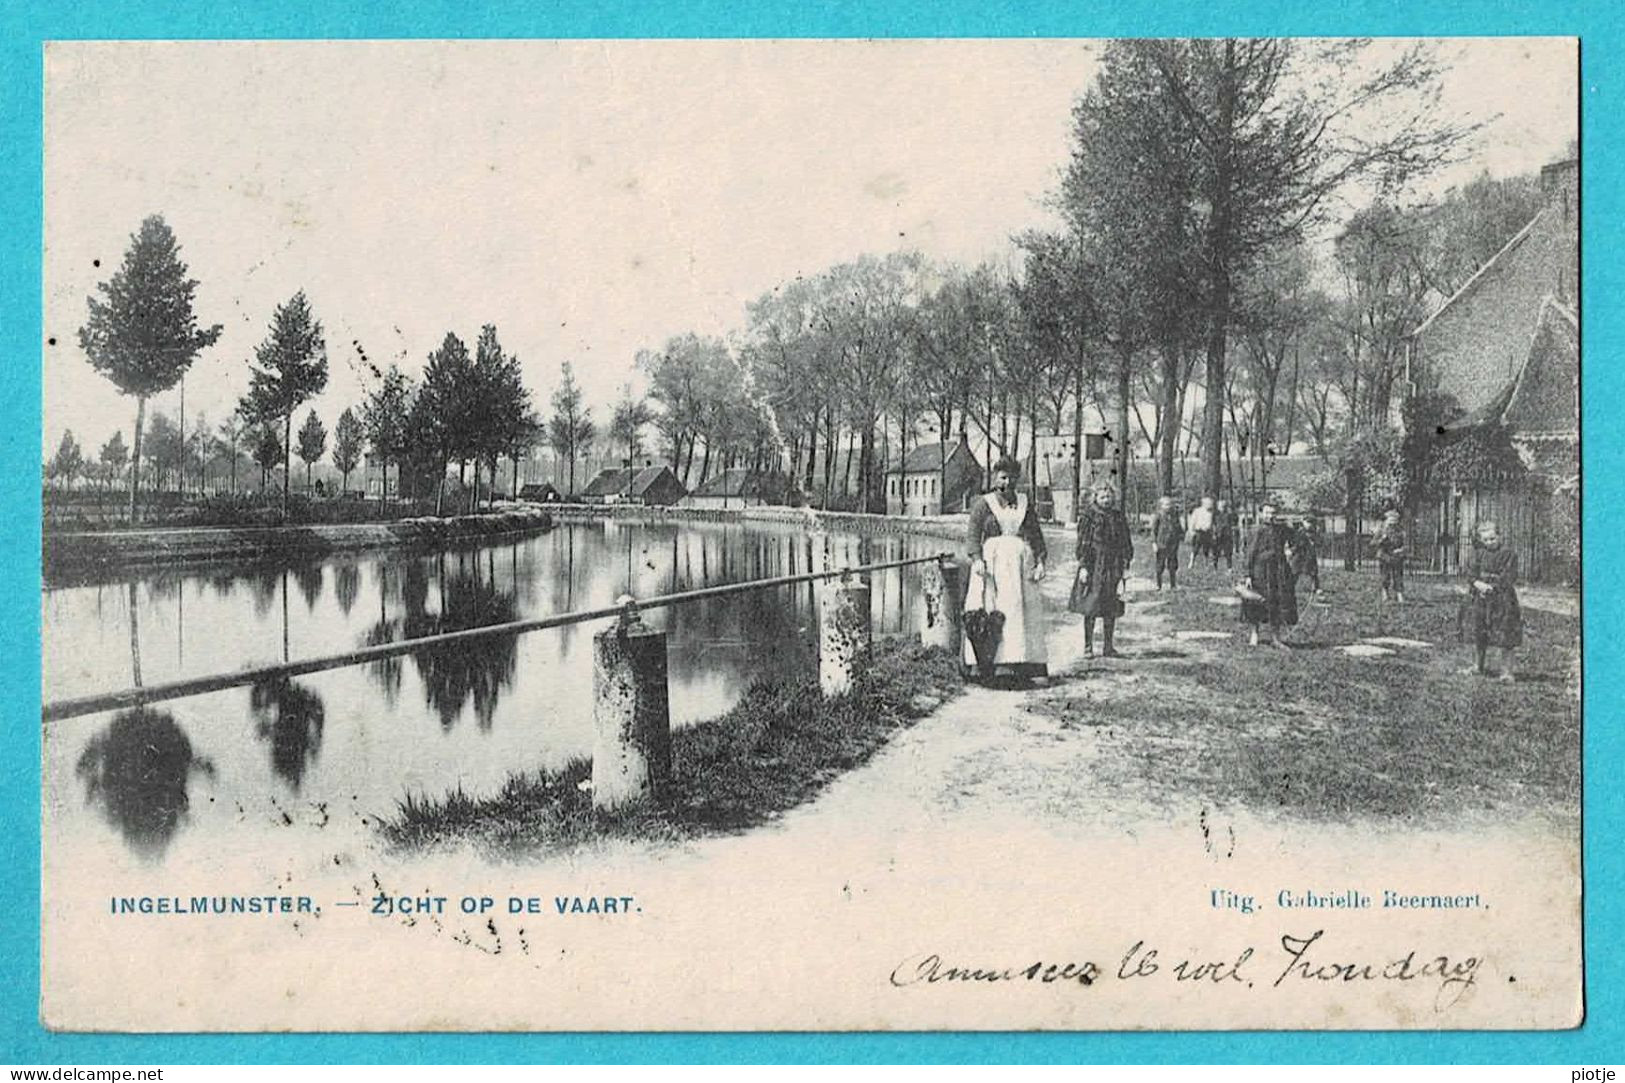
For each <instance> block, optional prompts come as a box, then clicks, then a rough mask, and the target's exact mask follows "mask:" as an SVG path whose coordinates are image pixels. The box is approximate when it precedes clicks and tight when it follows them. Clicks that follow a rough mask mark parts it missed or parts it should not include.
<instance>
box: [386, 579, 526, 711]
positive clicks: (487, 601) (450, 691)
mask: <svg viewBox="0 0 1625 1083" xmlns="http://www.w3.org/2000/svg"><path fill="white" fill-rule="evenodd" d="M440 597H441V603H440V604H441V607H442V608H441V610H440V612H438V613H428V612H426V611H424V610H422V609H418V610H416V611H414V610H411V609H408V610H407V614H406V619H405V621H404V622H403V630H404V631H405V634H406V638H408V639H418V638H420V637H422V636H431V635H439V634H440V633H442V632H458V631H462V630H463V629H465V628H480V627H483V626H485V625H489V624H505V623H507V622H509V621H513V620H517V619H518V618H519V611H518V608H517V606H515V604H514V600H513V595H512V594H511V593H509V592H506V591H502V590H499V589H498V588H497V587H496V586H494V585H493V584H492V583H490V582H488V581H486V580H485V579H482V578H481V577H480V575H479V573H478V572H476V573H475V574H473V575H465V574H449V575H442V576H441V577H440ZM517 640H518V637H517V636H511V635H508V636H490V637H488V638H485V639H481V640H479V641H477V642H474V643H453V644H448V645H445V646H436V647H425V648H423V649H422V650H417V651H413V652H412V661H413V663H414V664H415V665H416V666H417V671H418V676H419V677H420V678H421V679H422V681H423V695H424V699H425V700H426V701H427V702H428V704H429V707H430V708H431V709H432V710H433V711H434V712H435V714H437V715H438V716H439V718H440V724H441V725H442V726H444V727H446V728H447V729H449V728H451V726H452V724H453V723H454V722H456V721H457V716H458V715H459V714H461V713H462V710H463V707H464V706H465V705H466V704H468V703H470V702H472V703H473V705H474V716H475V718H477V719H478V720H479V724H480V727H481V728H482V729H486V728H489V727H490V725H491V720H492V718H493V717H494V716H495V714H496V708H497V702H498V700H499V699H500V698H501V696H502V694H503V693H504V692H505V691H507V689H508V688H509V686H510V685H512V684H513V678H514V672H515V670H516V668H517V664H516V663H517V658H518V642H517Z"/></svg>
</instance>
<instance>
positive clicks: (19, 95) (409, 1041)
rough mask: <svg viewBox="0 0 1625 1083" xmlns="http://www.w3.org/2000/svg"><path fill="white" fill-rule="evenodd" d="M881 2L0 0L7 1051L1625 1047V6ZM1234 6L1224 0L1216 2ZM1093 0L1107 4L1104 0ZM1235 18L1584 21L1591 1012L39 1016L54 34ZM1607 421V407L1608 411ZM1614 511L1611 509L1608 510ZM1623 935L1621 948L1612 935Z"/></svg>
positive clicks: (1114, 26)
mask: <svg viewBox="0 0 1625 1083" xmlns="http://www.w3.org/2000/svg"><path fill="white" fill-rule="evenodd" d="M1179 6H1180V5H1177V4H1175V3H1171V2H1169V0H1114V2H1112V3H1110V4H1107V3H1093V4H1086V3H1076V2H1071V3H1069V2H1065V0H1023V2H1011V0H1003V2H998V3H989V2H988V0H931V2H929V3H927V2H924V0H871V2H870V3H865V4H858V3H851V4H840V3H834V2H831V0H823V2H816V3H814V2H805V0H804V2H802V3H800V4H796V5H791V4H788V3H784V4H775V3H773V2H772V0H732V2H729V0H665V2H664V3H662V4H659V5H653V4H651V5H640V4H637V3H635V2H633V0H612V2H603V3H590V2H581V3H574V4H568V3H551V4H543V3H531V4H521V3H499V2H493V0H487V2H485V3H466V4H465V3H454V2H450V0H393V2H390V3H362V2H348V3H337V2H335V3H325V4H323V3H317V2H312V0H302V2H295V0H274V2H273V0H237V2H235V3H232V4H225V3H220V2H215V3H210V4H204V3H200V2H197V0H186V2H173V0H172V2H169V3H158V2H156V0H150V2H142V0H128V2H122V3H102V4H93V3H79V4H74V3H71V2H60V0H59V2H58V3H56V4H52V5H48V4H45V3H35V2H30V0H6V2H5V3H4V5H3V9H0V72H3V73H4V75H3V77H0V146H4V147H5V148H6V153H5V155H4V160H3V161H0V176H3V178H4V184H3V189H0V191H3V193H4V194H3V199H4V206H5V209H6V211H7V212H8V213H7V216H6V218H7V221H8V222H9V223H10V228H8V229H6V230H5V231H3V232H0V339H3V347H4V354H3V356H4V357H5V358H6V359H7V360H6V361H5V362H4V363H0V418H3V420H4V421H5V422H6V424H4V425H3V426H0V466H3V468H0V507H5V508H7V509H10V514H7V515H5V516H3V517H0V557H3V558H4V559H0V629H5V630H6V631H5V632H4V633H3V634H0V646H3V648H4V657H5V659H6V664H5V665H4V666H3V667H0V703H4V704H5V705H6V710H5V712H4V725H5V726H6V728H7V729H8V730H9V731H10V732H11V733H12V734H14V735H22V736H14V738H13V739H12V740H11V741H9V742H7V743H6V744H5V745H4V746H0V840H4V841H3V842H0V847H3V848H0V859H3V868H4V870H5V872H4V873H3V874H0V904H3V906H4V911H3V912H4V915H5V919H6V920H5V921H4V922H3V923H0V959H4V960H5V963H4V967H5V970H4V973H3V979H4V980H3V982H0V1028H3V1029H0V1034H3V1039H4V1041H3V1045H0V1062H9V1063H15V1064H56V1065H62V1064H80V1065H88V1064H93V1063H95V1064H110V1063H124V1064H141V1063H145V1064H162V1063H238V1062H241V1063H328V1062H332V1063H395V1062H419V1063H440V1062H446V1063H454V1062H508V1061H512V1062H530V1061H558V1062H595V1061H654V1062H659V1061H676V1062H682V1061H742V1062H760V1061H770V1062H819V1061H857V1062H866V1061H882V1062H884V1061H906V1062H928V1063H932V1062H987V1061H1036V1062H1059V1063H1065V1062H1077V1061H1088V1062H1121V1061H1126V1062H1147V1061H1149V1062H1158V1061H1162V1062H1174V1063H1179V1062H1185V1063H1190V1062H1255V1061H1282V1062H1310V1063H1339V1062H1411V1061H1415V1062H1423V1063H1441V1062H1443V1063H1451V1062H1454V1063H1534V1062H1548V1063H1567V1064H1581V1063H1586V1062H1590V1063H1616V1064H1617V1063H1619V1060H1620V1050H1621V1049H1625V1042H1622V1040H1621V1039H1622V1038H1625V1029H1622V1027H1621V1016H1622V1011H1625V1003H1622V998H1621V989H1622V987H1625V980H1622V978H1625V974H1622V972H1621V953H1620V951H1619V945H1621V944H1625V928H1622V926H1621V911H1622V903H1621V898H1620V894H1619V889H1620V887H1621V885H1622V881H1625V877H1622V875H1621V874H1622V872H1625V846H1622V845H1621V844H1620V843H1619V841H1618V840H1619V838H1620V834H1621V829H1622V828H1625V817H1622V815H1621V813H1622V811H1625V787H1621V786H1619V785H1618V780H1619V764H1620V763H1621V762H1622V760H1625V740H1622V737H1621V730H1620V728H1619V727H1618V726H1617V725H1616V722H1615V719H1616V718H1617V716H1618V715H1619V713H1620V708H1621V706H1625V688H1622V686H1621V683H1620V678H1619V677H1617V676H1616V675H1615V674H1614V672H1613V667H1614V666H1615V665H1616V664H1618V663H1619V662H1620V657H1619V653H1618V650H1617V647H1616V644H1618V643H1619V642H1621V640H1622V639H1625V608H1622V607H1621V605H1620V595H1619V592H1618V590H1617V588H1616V587H1614V586H1613V584H1614V583H1615V582H1616V580H1617V577H1618V576H1620V575H1622V574H1625V554H1622V553H1621V551H1620V550H1617V549H1615V548H1613V547H1612V546H1610V545H1608V544H1607V543H1608V542H1610V541H1611V540H1612V538H1611V533H1610V532H1609V531H1607V530H1605V529H1604V524H1605V522H1606V515H1605V510H1606V509H1613V508H1618V507H1621V506H1625V473H1615V472H1614V471H1616V470H1619V469H1620V468H1621V466H1622V465H1625V441H1622V429H1621V427H1620V426H1619V425H1618V424H1617V418H1618V416H1619V415H1618V414H1616V413H1615V411H1614V408H1615V407H1617V406H1625V390H1622V388H1621V385H1620V384H1619V382H1618V381H1617V380H1612V379H1608V377H1607V373H1608V369H1609V367H1610V366H1612V365H1613V364H1614V363H1615V358H1617V357H1619V356H1620V354H1621V352H1622V351H1621V346H1622V334H1621V332H1622V326H1621V320H1620V316H1619V308H1618V306H1617V303H1615V299H1616V298H1618V297H1619V296H1620V295H1621V286H1622V283H1621V281H1620V280H1621V275H1622V269H1625V261H1619V260H1616V259H1613V258H1610V257H1611V244H1612V242H1616V241H1620V240H1621V239H1622V237H1625V229H1622V228H1621V225H1620V223H1621V222H1622V221H1625V206H1622V205H1621V204H1622V200H1621V192H1620V183H1619V175H1618V172H1617V171H1616V170H1615V169H1614V168H1613V167H1612V155H1613V153H1615V152H1616V151H1617V148H1618V147H1619V146H1620V138H1619V137H1620V134H1621V131H1620V129H1621V116H1620V112H1619V106H1618V89H1619V82H1620V80H1619V76H1618V72H1619V70H1620V67H1619V65H1617V64H1616V65H1612V66H1611V65H1609V64H1608V63H1607V60H1608V59H1609V58H1617V57H1619V56H1622V55H1625V30H1622V27H1621V21H1620V20H1619V18H1617V17H1616V16H1613V15H1611V14H1610V13H1608V12H1607V11H1606V10H1605V9H1604V5H1603V4H1601V3H1586V2H1584V0H1542V2H1541V3H1540V4H1538V5H1536V4H1532V3H1531V4H1526V5H1512V4H1506V3H1500V4H1496V3H1470V2H1466V0H1434V2H1433V3H1430V4H1427V5H1411V6H1408V7H1406V8H1403V9H1397V8H1396V7H1395V6H1394V5H1392V4H1391V3H1383V2H1377V0H1340V2H1339V3H1337V4H1336V5H1335V7H1334V6H1333V5H1330V4H1320V5H1316V4H1306V3H1303V2H1302V0H1241V2H1237V3H1232V4H1229V5H1222V6H1221V5H1216V4H1204V5H1200V6H1198V5H1186V6H1188V7H1190V8H1192V9H1194V10H1193V11H1192V12H1190V13H1186V12H1182V11H1179V10H1178V7H1179ZM1221 7H1222V8H1227V9H1229V10H1228V11H1225V12H1224V13H1223V14H1221V13H1220V12H1221ZM1092 8H1094V9H1098V10H1091V9H1092ZM1220 33H1240V34H1249V33H1250V34H1292V35H1312V34H1315V35H1318V34H1351V33H1359V34H1371V33H1380V34H1384V35H1418V36H1425V35H1438V34H1450V35H1463V34H1563V35H1570V34H1578V35H1580V36H1581V38H1582V40H1583V55H1582V75H1583V97H1584V102H1585V107H1586V112H1585V116H1584V118H1583V125H1582V139H1583V142H1584V144H1585V146H1586V149H1587V151H1588V152H1589V154H1588V156H1587V159H1586V161H1587V165H1586V166H1585V170H1584V180H1583V191H1584V197H1585V223H1586V229H1585V244H1586V253H1587V258H1586V260H1585V266H1584V296H1585V297H1586V298H1587V299H1588V300H1589V301H1590V304H1589V306H1588V307H1587V310H1586V321H1585V335H1586V357H1587V358H1588V362H1589V363H1588V366H1587V369H1586V373H1585V385H1586V387H1585V400H1584V401H1585V407H1584V414H1585V420H1584V431H1585V433H1586V443H1585V452H1584V458H1585V464H1584V469H1585V477H1586V494H1585V496H1586V504H1585V506H1586V516H1585V530H1586V537H1587V539H1589V540H1591V541H1592V542H1593V545H1592V546H1591V548H1590V551H1589V552H1588V553H1587V561H1586V592H1587V593H1586V601H1587V605H1586V615H1585V631H1586V641H1587V650H1586V677H1587V684H1586V711H1587V715H1586V718H1587V721H1588V725H1587V728H1586V729H1587V732H1586V749H1585V752H1586V763H1587V765H1588V766H1589V767H1590V771H1589V772H1588V779H1587V781H1588V785H1587V787H1586V799H1585V812H1586V828H1587V830H1586V837H1587V847H1586V855H1585V856H1586V862H1585V867H1586V883H1587V886H1588V891H1587V894H1586V947H1587V961H1588V968H1587V973H1586V994H1587V996H1586V999H1587V1005H1588V1017H1587V1022H1586V1024H1585V1025H1584V1026H1583V1027H1581V1028H1580V1029H1578V1030H1575V1031H1568V1032H1558V1033H1539V1034H1528V1033H1517V1032H1496V1033H1471V1034H1443V1035H1441V1034H1433V1033H1416V1034H1389V1033H1384V1034H1266V1033H1239V1034H1187V1035H1179V1034H1166V1033H1161V1034H1106V1035H1093V1034H993V1035H971V1034H865V1035H850V1036H849V1035H812V1034H768V1035H711V1034H692V1035H690V1034H676V1035H619V1034H616V1035H575V1034H560V1035H471V1036H463V1035H267V1036H212V1035H211V1036H199V1035H180V1036H153V1035H144V1036H143V1035H138V1036H121V1035H96V1034H89V1035H61V1034H50V1033H47V1032H46V1031H44V1030H42V1029H41V1028H40V1026H39V1023H38V1011H37V990H38V988H39V965H38V929H39V888H38V884H39V880H38V872H37V870H38V869H39V828H38V824H39V791H38V763H39V739H38V733H39V730H38V718H39V714H38V710H37V708H38V702H39V700H38V697H39V636H38V627H37V621H38V619H39V606H38V602H37V598H38V594H37V591H38V588H39V565H38V554H39V512H38V492H39V490H38V488H37V484H38V473H37V472H38V469H39V451H38V449H39V446H40V445H39V440H40V437H39V424H40V418H39V407H38V403H39V401H40V378H39V366H38V364H37V362H36V361H35V358H37V357H38V356H39V351H40V348H41V347H40V342H41V341H42V339H43V331H42V330H41V327H40V315H39V313H40V293H39V290H40V231H41V210H40V208H41V202H40V200H41V181H40V147H41V122H40V116H41V114H40V99H41V93H40V86H41V49H40V44H41V42H43V41H45V40H48V39H53V38H259V37H263V38H278V37H315V38H323V37H337V38H355V37H370V38H392V37H430V38H433V37H573V38H597V37H606V38H617V37H935V36H954V37H980V36H995V37H1046V36H1090V37H1093V36H1111V35H1136V34H1137V35H1147V34H1166V35H1174V34H1180V35H1193V34H1195V35H1202V34H1220ZM1609 419H1614V420H1615V424H1613V425H1610V424H1608V420H1609ZM1617 525H1618V524H1617V523H1616V526H1617ZM1530 935H1531V936H1538V935H1539V930H1537V929H1531V930H1530ZM1609 945H1612V946H1613V947H1612V948H1610V947H1609Z"/></svg>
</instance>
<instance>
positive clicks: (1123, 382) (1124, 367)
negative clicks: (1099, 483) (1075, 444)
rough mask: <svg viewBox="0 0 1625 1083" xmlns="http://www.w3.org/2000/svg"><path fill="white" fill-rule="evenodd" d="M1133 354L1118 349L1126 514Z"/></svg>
mask: <svg viewBox="0 0 1625 1083" xmlns="http://www.w3.org/2000/svg"><path fill="white" fill-rule="evenodd" d="M1131 356H1132V354H1131V351H1130V350H1129V349H1128V347H1127V346H1119V347H1118V348H1117V454H1116V459H1117V486H1118V489H1119V490H1120V491H1121V493H1122V496H1121V498H1120V501H1121V502H1120V504H1119V506H1120V507H1121V508H1122V509H1123V510H1124V512H1125V513H1126V512H1127V511H1128V507H1129V499H1128V497H1129V476H1128V468H1129V455H1128V451H1129V433H1128V416H1129V411H1130V410H1131V409H1132V408H1133V407H1132V406H1131V405H1130V404H1129V399H1130V398H1132V397H1133V393H1134V392H1133V388H1132V387H1131V386H1130V381H1129V377H1130V375H1131V372H1132V366H1131V364H1130V358H1131Z"/></svg>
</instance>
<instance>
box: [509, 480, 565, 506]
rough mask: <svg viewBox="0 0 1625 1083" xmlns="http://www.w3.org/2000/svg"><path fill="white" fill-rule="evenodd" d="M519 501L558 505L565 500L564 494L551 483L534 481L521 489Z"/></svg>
mask: <svg viewBox="0 0 1625 1083" xmlns="http://www.w3.org/2000/svg"><path fill="white" fill-rule="evenodd" d="M519 499H520V500H529V501H532V502H534V503H537V504H557V503H559V502H560V501H562V500H563V499H564V494H563V493H561V492H559V490H558V487H557V486H556V485H554V484H553V483H552V482H551V481H533V482H530V483H529V484H526V485H523V486H521V487H520V489H519Z"/></svg>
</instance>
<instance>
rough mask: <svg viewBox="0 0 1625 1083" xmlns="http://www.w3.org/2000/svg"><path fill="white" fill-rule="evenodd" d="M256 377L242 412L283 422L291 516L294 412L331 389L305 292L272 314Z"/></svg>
mask: <svg viewBox="0 0 1625 1083" xmlns="http://www.w3.org/2000/svg"><path fill="white" fill-rule="evenodd" d="M251 367H252V369H253V375H252V376H251V377H250V379H249V383H248V394H247V395H246V396H244V398H243V404H242V407H241V412H242V414H243V416H244V417H245V418H247V419H248V420H249V421H250V422H253V423H257V424H262V425H269V424H271V423H272V422H275V421H281V422H282V437H281V444H282V517H283V518H284V519H286V518H287V517H288V486H289V478H290V476H291V475H292V471H291V470H290V469H289V461H290V458H291V456H292V454H293V452H292V444H293V412H294V411H295V410H297V409H298V408H299V407H300V405H301V404H303V403H304V402H305V401H306V400H307V399H309V398H311V397H312V396H314V395H319V394H321V391H322V388H324V387H326V386H327V341H326V339H324V338H323V337H322V325H321V322H320V321H318V320H317V319H316V318H315V316H314V315H312V313H311V311H310V302H309V301H307V300H306V299H305V291H304V290H300V291H299V292H298V293H296V294H294V295H293V297H292V298H290V299H289V300H288V303H287V304H285V305H278V306H277V309H276V311H275V312H274V313H272V314H271V328H270V331H269V333H268V334H267V335H266V336H265V341H264V342H262V343H260V344H259V347H258V348H257V349H256V350H255V351H254V363H253V365H252V366H251Z"/></svg>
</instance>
